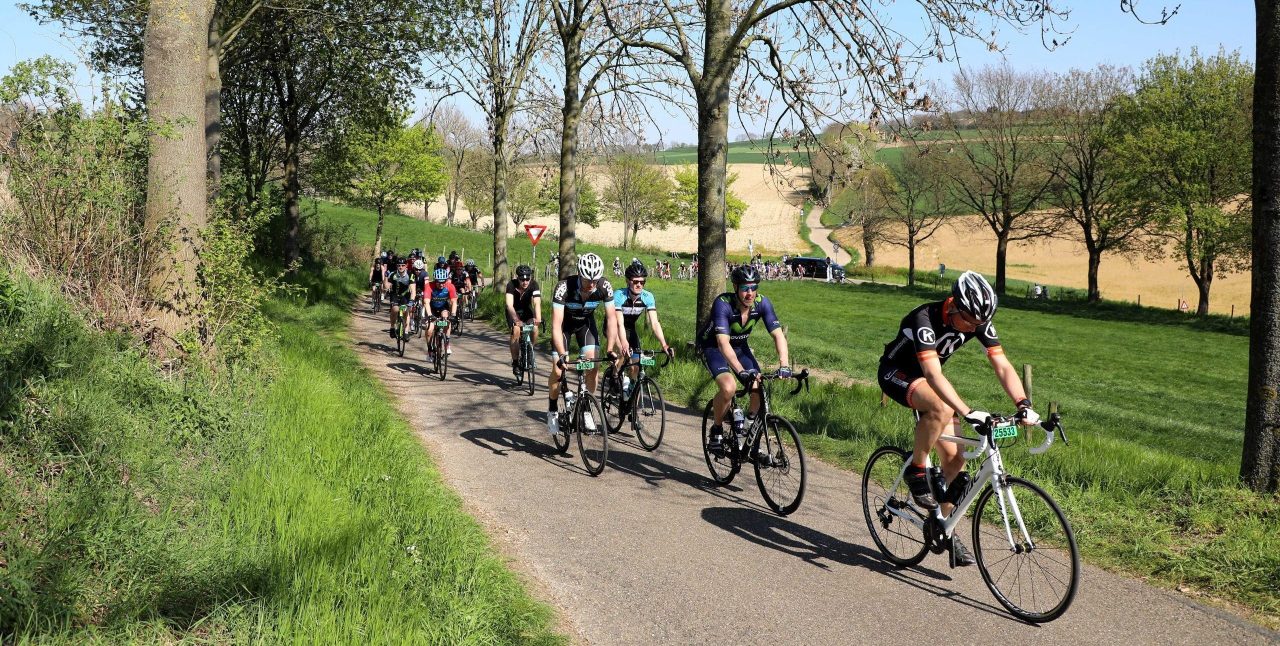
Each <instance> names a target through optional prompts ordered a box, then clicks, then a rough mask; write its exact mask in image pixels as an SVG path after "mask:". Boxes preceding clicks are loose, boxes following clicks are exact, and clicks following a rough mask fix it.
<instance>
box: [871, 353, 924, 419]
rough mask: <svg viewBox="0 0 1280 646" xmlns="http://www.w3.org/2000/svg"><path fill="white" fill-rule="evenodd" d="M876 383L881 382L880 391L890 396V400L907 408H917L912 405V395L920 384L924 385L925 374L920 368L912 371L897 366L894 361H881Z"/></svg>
mask: <svg viewBox="0 0 1280 646" xmlns="http://www.w3.org/2000/svg"><path fill="white" fill-rule="evenodd" d="M876 381H878V382H880V390H881V391H882V392H884V394H886V395H888V396H889V399H892V400H893V401H896V402H898V403H899V404H902V405H903V406H906V407H907V408H915V407H914V406H912V405H911V395H912V393H914V392H915V389H916V388H919V387H920V384H922V383H924V372H922V371H921V370H920V368H918V367H917V368H916V369H915V370H911V369H910V368H902V367H900V366H896V365H894V364H893V362H892V361H881V362H880V369H879V370H878V371H877V372H876Z"/></svg>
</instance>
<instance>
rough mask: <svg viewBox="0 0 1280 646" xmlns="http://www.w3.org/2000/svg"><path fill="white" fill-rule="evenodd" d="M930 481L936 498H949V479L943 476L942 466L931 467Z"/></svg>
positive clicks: (940, 499) (943, 499)
mask: <svg viewBox="0 0 1280 646" xmlns="http://www.w3.org/2000/svg"><path fill="white" fill-rule="evenodd" d="M929 483H930V484H931V485H932V486H933V498H934V500H939V501H945V500H947V479H946V478H944V477H942V467H929Z"/></svg>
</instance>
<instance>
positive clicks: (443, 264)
mask: <svg viewBox="0 0 1280 646" xmlns="http://www.w3.org/2000/svg"><path fill="white" fill-rule="evenodd" d="M448 268H449V261H448V260H445V258H444V256H436V266H435V267H433V268H432V271H435V270H436V269H448Z"/></svg>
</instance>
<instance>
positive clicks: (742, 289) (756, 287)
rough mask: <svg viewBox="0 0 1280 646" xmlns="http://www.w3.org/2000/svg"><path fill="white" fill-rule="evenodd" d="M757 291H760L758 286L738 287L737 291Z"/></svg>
mask: <svg viewBox="0 0 1280 646" xmlns="http://www.w3.org/2000/svg"><path fill="white" fill-rule="evenodd" d="M758 289H760V286H759V285H738V291H740V292H754V291H756V290H758Z"/></svg>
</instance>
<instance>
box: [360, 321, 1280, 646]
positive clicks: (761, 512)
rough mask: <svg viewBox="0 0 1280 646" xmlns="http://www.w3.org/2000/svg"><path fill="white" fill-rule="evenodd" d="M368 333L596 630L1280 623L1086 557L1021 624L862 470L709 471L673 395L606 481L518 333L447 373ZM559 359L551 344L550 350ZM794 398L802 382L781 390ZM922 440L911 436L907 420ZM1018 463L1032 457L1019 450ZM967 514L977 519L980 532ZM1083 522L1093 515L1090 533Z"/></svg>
mask: <svg viewBox="0 0 1280 646" xmlns="http://www.w3.org/2000/svg"><path fill="white" fill-rule="evenodd" d="M359 305H360V307H361V309H359V310H358V311H356V313H355V315H354V316H353V317H352V323H351V328H350V332H351V337H352V339H353V342H354V344H355V349H356V351H357V353H358V354H359V356H360V358H361V360H362V361H363V363H364V364H365V366H366V367H367V368H368V369H369V370H370V371H372V372H373V374H374V375H375V377H376V378H377V379H378V380H379V381H380V382H381V383H383V384H385V385H386V387H387V388H388V390H389V391H390V392H391V393H392V394H393V395H394V397H395V398H396V400H397V403H398V405H399V409H400V411H401V412H402V413H403V414H404V415H405V417H406V418H407V419H408V420H409V421H410V422H411V424H412V426H413V428H414V429H415V432H416V433H417V435H418V437H419V438H420V439H421V441H422V444H423V447H424V449H425V450H426V451H428V452H429V453H430V454H431V456H432V459H433V460H434V461H435V462H436V464H438V465H439V467H440V470H441V472H442V473H443V474H444V477H445V480H446V482H447V483H448V484H449V486H451V487H452V488H453V489H454V490H455V491H457V492H458V494H459V495H460V496H461V497H462V499H463V500H464V501H465V502H466V505H467V507H468V509H469V510H470V511H471V512H472V513H473V514H474V515H475V516H476V517H477V518H479V519H480V520H481V521H482V522H483V523H484V524H485V525H486V526H487V527H488V530H489V533H490V536H492V537H493V540H494V542H495V543H496V544H497V545H498V547H499V548H500V549H501V550H502V551H503V552H504V553H505V554H506V556H507V557H508V559H509V561H510V563H511V564H512V566H513V568H514V569H515V570H517V571H518V572H521V573H522V574H523V576H524V577H526V579H528V580H529V581H530V583H531V585H530V588H531V589H532V590H533V592H534V594H535V595H536V596H539V597H540V598H541V599H543V600H544V601H546V602H547V603H549V604H551V605H553V606H554V607H556V608H558V610H559V613H560V617H561V626H562V627H563V630H564V631H565V632H567V633H569V634H570V635H571V636H572V637H573V638H574V640H575V641H576V642H578V643H583V644H646V645H649V644H771V645H772V644H862V643H868V642H882V643H888V642H900V641H903V640H905V639H907V637H906V634H907V633H908V632H910V633H911V638H910V639H911V641H913V642H914V643H921V644H929V643H940V644H950V643H979V642H981V643H1001V644H1022V643H1035V644H1078V643H1108V644H1110V643H1124V644H1130V643H1133V644H1186V643H1203V644H1236V643H1251V644H1263V643H1274V641H1275V640H1276V639H1277V635H1276V634H1274V633H1270V632H1266V631H1262V630H1261V629H1258V628H1255V627H1253V626H1251V625H1248V624H1245V623H1244V622H1242V621H1240V620H1238V619H1235V618H1233V617H1230V616H1228V615H1225V614H1224V613H1221V612H1219V611H1216V610H1212V609H1208V608H1206V607H1204V606H1201V605H1199V604H1197V603H1195V602H1193V601H1190V600H1188V599H1186V598H1184V597H1182V596H1180V595H1177V594H1174V593H1170V592H1166V591H1163V590H1159V589H1156V588H1152V587H1150V586H1148V585H1145V584H1143V583H1141V582H1139V581H1134V580H1131V579H1126V578H1123V577H1119V576H1116V575H1113V574H1108V573H1106V572H1103V571H1100V570H1098V569H1096V568H1092V567H1086V568H1085V570H1084V573H1083V579H1082V582H1081V588H1080V593H1079V595H1078V596H1077V598H1076V601H1075V604H1074V605H1073V606H1072V608H1071V609H1070V611H1069V612H1068V613H1067V614H1066V615H1065V616H1064V617H1063V618H1061V619H1059V620H1058V621H1056V622H1053V623H1051V624H1047V625H1043V626H1034V625H1028V624H1024V623H1021V622H1019V621H1017V620H1014V619H1013V618H1012V617H1010V616H1009V615H1008V614H1006V613H1005V612H1004V610H1003V609H1002V608H1000V607H999V605H998V604H997V603H996V602H995V600H994V599H993V598H992V596H991V594H990V593H989V592H988V591H987V589H986V587H985V586H984V585H983V583H982V580H981V577H980V576H979V573H978V571H977V570H976V569H975V568H964V569H958V570H950V569H948V567H947V563H946V559H945V557H941V556H929V557H928V558H926V560H925V561H924V563H923V564H922V566H921V567H919V568H914V569H910V570H898V569H895V568H892V567H890V566H889V565H887V564H886V563H885V562H884V561H883V560H881V558H880V556H879V553H878V552H877V550H876V549H875V547H874V543H873V542H872V540H871V538H870V537H869V536H868V534H867V529H866V525H865V523H864V521H863V519H862V517H861V511H860V509H861V507H860V505H861V502H860V500H861V499H860V495H859V494H858V493H857V491H858V487H859V478H858V476H857V475H856V474H854V473H849V472H845V471H841V470H839V469H836V468H833V467H830V466H828V465H826V464H822V463H819V462H817V461H815V460H812V459H810V461H809V467H810V469H809V482H808V486H807V490H806V493H805V498H804V502H803V504H802V505H801V507H800V509H799V510H798V511H796V512H795V513H794V514H792V515H791V516H788V517H786V518H781V517H778V516H776V515H774V514H773V513H772V512H770V511H769V510H768V509H767V508H766V507H765V506H764V505H763V504H762V501H761V497H760V493H759V491H758V490H757V488H756V485H755V482H754V479H753V477H752V475H751V473H750V472H749V469H748V470H746V471H744V472H743V473H741V474H739V475H738V477H737V479H736V480H735V481H734V482H733V484H732V485H730V486H728V487H715V486H711V484H710V483H709V481H708V479H707V477H706V466H705V464H704V463H703V460H702V453H701V448H700V446H701V444H700V439H699V438H700V413H699V414H695V413H693V412H692V411H688V410H685V409H681V408H677V407H671V408H670V409H669V410H668V414H667V428H666V438H665V440H664V441H663V444H662V446H661V447H660V448H659V449H658V450H657V451H656V452H653V453H649V452H646V451H644V450H643V449H641V448H640V447H639V446H638V445H637V444H636V443H635V441H634V439H633V438H630V437H618V438H615V440H616V441H615V442H614V443H613V444H612V450H611V451H610V462H609V465H608V467H607V468H606V470H605V471H604V473H603V474H602V475H600V476H599V477H595V478H593V477H590V476H588V475H586V474H585V473H584V472H583V469H582V465H581V462H580V461H579V459H578V456H577V447H576V445H575V446H573V447H572V448H571V450H570V454H569V455H567V456H562V455H559V454H557V453H556V452H555V451H554V450H553V449H552V447H551V446H550V443H549V440H548V437H547V433H546V430H545V423H544V419H545V417H544V413H545V410H546V390H545V379H546V377H545V372H544V373H543V374H542V375H540V378H539V383H538V390H537V393H536V394H535V395H534V396H532V397H530V396H527V395H525V394H523V392H515V391H513V390H512V389H511V386H512V384H513V380H512V377H511V372H510V368H509V363H508V357H507V346H506V339H505V338H504V336H503V335H500V334H498V333H495V332H493V331H491V330H489V329H488V328H482V327H481V326H480V324H476V325H474V326H473V327H472V328H470V329H469V330H468V331H467V332H466V333H465V334H463V335H461V336H459V337H458V338H457V340H456V341H455V343H454V345H453V347H454V350H455V352H454V354H453V356H452V361H451V365H450V368H449V374H448V378H447V380H445V381H439V380H437V379H436V378H435V375H433V374H430V373H429V372H428V370H427V364H426V362H425V360H424V359H425V358H424V356H423V352H424V349H423V344H422V342H420V341H418V342H415V343H414V344H413V345H411V346H410V348H409V351H408V353H407V354H406V356H405V357H403V358H402V357H399V356H396V355H395V354H394V353H393V352H392V350H391V348H390V347H388V342H389V341H390V339H388V338H387V333H386V328H385V326H386V318H385V314H381V315H379V316H377V317H374V316H372V315H370V314H368V312H367V310H364V309H363V307H364V305H365V302H364V301H363V300H362V301H361V302H360V304H359ZM539 359H540V363H541V364H542V365H543V366H545V365H546V360H547V358H546V356H545V355H542V356H540V357H539ZM782 396H785V394H784V395H782ZM903 419H904V439H905V435H906V431H905V424H906V417H905V416H904V418H903ZM1013 468H1014V470H1016V469H1017V465H1013ZM967 526H968V523H965V524H963V525H962V527H963V528H965V535H967ZM1078 531H1079V530H1078Z"/></svg>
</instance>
